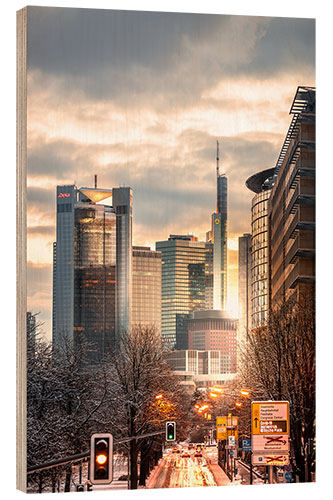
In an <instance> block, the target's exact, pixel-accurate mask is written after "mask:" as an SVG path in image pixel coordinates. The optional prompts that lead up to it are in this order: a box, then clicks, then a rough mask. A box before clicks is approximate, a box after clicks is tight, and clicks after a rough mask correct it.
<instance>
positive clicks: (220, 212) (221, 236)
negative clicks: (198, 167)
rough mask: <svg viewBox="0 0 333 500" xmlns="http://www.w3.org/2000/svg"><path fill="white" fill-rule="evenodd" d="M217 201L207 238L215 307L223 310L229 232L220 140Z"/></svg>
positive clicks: (225, 293) (225, 297)
mask: <svg viewBox="0 0 333 500" xmlns="http://www.w3.org/2000/svg"><path fill="white" fill-rule="evenodd" d="M216 174H217V177H216V180H217V200H216V201H217V202H216V212H215V213H214V214H212V229H211V232H210V233H207V238H208V239H209V238H210V237H211V238H212V241H213V243H214V251H213V269H214V271H213V293H214V298H213V301H214V303H213V309H214V310H221V309H222V310H223V309H226V306H227V239H228V236H227V232H228V227H227V223H228V179H227V177H226V175H225V174H220V167H219V142H218V141H217V155H216Z"/></svg>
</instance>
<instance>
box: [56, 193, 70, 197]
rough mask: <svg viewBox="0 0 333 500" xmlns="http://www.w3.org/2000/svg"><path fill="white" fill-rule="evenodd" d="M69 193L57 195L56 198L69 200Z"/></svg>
mask: <svg viewBox="0 0 333 500" xmlns="http://www.w3.org/2000/svg"><path fill="white" fill-rule="evenodd" d="M70 195H71V193H59V194H58V198H69V197H70Z"/></svg>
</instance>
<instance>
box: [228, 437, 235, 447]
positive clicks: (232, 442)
mask: <svg viewBox="0 0 333 500" xmlns="http://www.w3.org/2000/svg"><path fill="white" fill-rule="evenodd" d="M228 444H229V446H236V438H235V436H229V437H228Z"/></svg>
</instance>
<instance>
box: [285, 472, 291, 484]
mask: <svg viewBox="0 0 333 500" xmlns="http://www.w3.org/2000/svg"><path fill="white" fill-rule="evenodd" d="M291 476H292V474H291V472H285V473H284V477H285V480H286V481H288V483H290V481H291Z"/></svg>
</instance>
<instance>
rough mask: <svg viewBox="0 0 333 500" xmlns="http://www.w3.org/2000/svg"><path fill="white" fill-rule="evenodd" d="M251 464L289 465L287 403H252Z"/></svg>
mask: <svg viewBox="0 0 333 500" xmlns="http://www.w3.org/2000/svg"><path fill="white" fill-rule="evenodd" d="M251 423H252V452H253V455H252V464H253V465H286V464H288V463H289V402H288V401H253V402H252V417H251Z"/></svg>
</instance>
